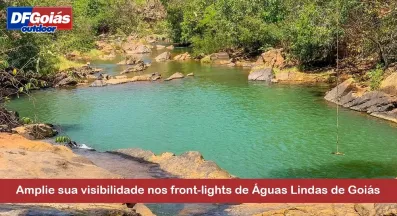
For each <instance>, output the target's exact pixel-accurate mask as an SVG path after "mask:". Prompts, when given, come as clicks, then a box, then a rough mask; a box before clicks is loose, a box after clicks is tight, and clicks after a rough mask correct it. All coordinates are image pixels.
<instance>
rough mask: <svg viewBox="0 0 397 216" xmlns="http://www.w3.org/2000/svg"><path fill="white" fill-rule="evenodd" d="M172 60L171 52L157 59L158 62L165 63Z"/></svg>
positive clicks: (162, 54)
mask: <svg viewBox="0 0 397 216" xmlns="http://www.w3.org/2000/svg"><path fill="white" fill-rule="evenodd" d="M170 59H171V53H170V52H163V53H161V54H160V55H158V56H157V57H156V61H157V62H165V61H168V60H170Z"/></svg>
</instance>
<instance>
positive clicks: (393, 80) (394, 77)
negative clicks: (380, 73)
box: [380, 72, 397, 95]
mask: <svg viewBox="0 0 397 216" xmlns="http://www.w3.org/2000/svg"><path fill="white" fill-rule="evenodd" d="M380 90H381V91H383V92H385V93H388V94H392V95H397V72H394V73H392V74H391V75H390V76H388V77H386V79H384V80H383V81H382V82H381V84H380Z"/></svg>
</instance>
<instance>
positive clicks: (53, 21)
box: [7, 7, 72, 33]
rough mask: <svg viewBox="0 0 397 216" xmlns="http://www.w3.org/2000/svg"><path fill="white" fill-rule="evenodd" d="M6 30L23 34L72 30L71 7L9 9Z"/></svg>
mask: <svg viewBox="0 0 397 216" xmlns="http://www.w3.org/2000/svg"><path fill="white" fill-rule="evenodd" d="M7 29H8V30H20V31H22V32H24V33H54V32H55V31H56V30H71V29H72V8H71V7H9V8H7Z"/></svg>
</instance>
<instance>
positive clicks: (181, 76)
mask: <svg viewBox="0 0 397 216" xmlns="http://www.w3.org/2000/svg"><path fill="white" fill-rule="evenodd" d="M183 77H184V75H183V74H182V73H180V72H176V73H174V74H172V75H171V76H170V77H168V78H167V79H165V80H166V81H169V80H173V79H182V78H183Z"/></svg>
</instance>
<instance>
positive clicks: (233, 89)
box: [8, 49, 397, 178]
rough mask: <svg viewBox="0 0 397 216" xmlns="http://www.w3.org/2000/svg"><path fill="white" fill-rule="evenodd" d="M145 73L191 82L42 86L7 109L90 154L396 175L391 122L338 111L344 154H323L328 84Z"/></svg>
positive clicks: (331, 135) (234, 71)
mask: <svg viewBox="0 0 397 216" xmlns="http://www.w3.org/2000/svg"><path fill="white" fill-rule="evenodd" d="M182 51H184V50H178V49H176V51H174V52H182ZM155 54H156V53H155ZM155 54H154V55H155ZM144 57H145V59H146V61H150V59H151V58H152V56H144ZM119 60H120V59H115V60H113V61H92V62H91V64H92V65H94V66H96V67H102V68H104V69H105V72H106V73H108V74H110V75H118V74H119V73H120V71H122V70H124V69H125V66H120V65H116V64H115V63H116V62H117V61H119ZM151 72H160V73H161V74H162V75H163V77H167V76H168V75H171V74H173V73H175V72H182V73H184V74H185V75H186V74H188V73H191V72H194V74H195V76H194V77H186V78H184V79H181V80H172V81H169V82H164V81H159V82H157V81H156V82H135V83H127V84H122V85H114V86H106V87H101V88H92V87H84V86H83V87H77V88H71V89H49V90H41V91H36V92H34V93H32V95H31V96H32V98H28V97H21V98H19V99H15V100H12V101H11V102H10V103H9V104H8V107H9V108H11V109H13V110H18V111H19V113H20V115H21V116H27V117H31V118H34V119H38V120H40V121H42V122H49V123H52V124H56V125H59V126H60V127H61V129H62V131H61V133H62V134H65V135H68V136H70V137H71V138H72V139H73V140H75V141H77V142H78V143H84V144H86V145H88V146H91V147H93V148H95V149H98V150H102V151H106V150H114V149H120V148H137V147H138V148H142V149H147V150H151V151H153V152H155V153H161V152H165V151H169V152H174V153H176V154H180V153H183V152H186V151H191V150H194V151H200V152H201V153H202V154H203V156H204V158H205V159H207V160H213V161H215V162H216V163H217V164H218V165H219V166H220V167H222V168H224V169H226V170H227V171H228V172H230V173H231V174H233V175H235V176H238V177H241V178H364V177H365V178H389V177H395V176H396V174H397V160H396V159H397V154H396V150H395V149H397V148H396V147H397V128H396V125H395V124H393V123H389V122H387V121H383V120H379V119H376V118H373V117H370V116H367V115H366V114H363V113H359V112H355V111H351V110H346V109H341V110H340V122H339V123H340V128H339V144H340V146H339V150H340V151H341V152H343V153H344V154H345V155H344V156H335V155H332V154H331V152H333V151H335V150H336V145H335V143H336V106H335V105H333V104H330V103H327V102H326V101H325V100H324V99H323V96H324V94H325V92H326V91H327V90H328V89H329V86H327V85H311V86H308V85H304V86H303V85H283V84H272V85H267V84H264V83H260V82H249V81H248V79H247V76H248V73H249V70H247V69H243V68H237V67H227V66H219V65H202V64H200V63H199V62H195V61H189V62H175V61H170V62H165V63H156V62H153V63H152V65H151V66H150V67H149V68H148V69H147V70H146V71H145V73H151ZM132 75H134V74H131V76H132Z"/></svg>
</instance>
